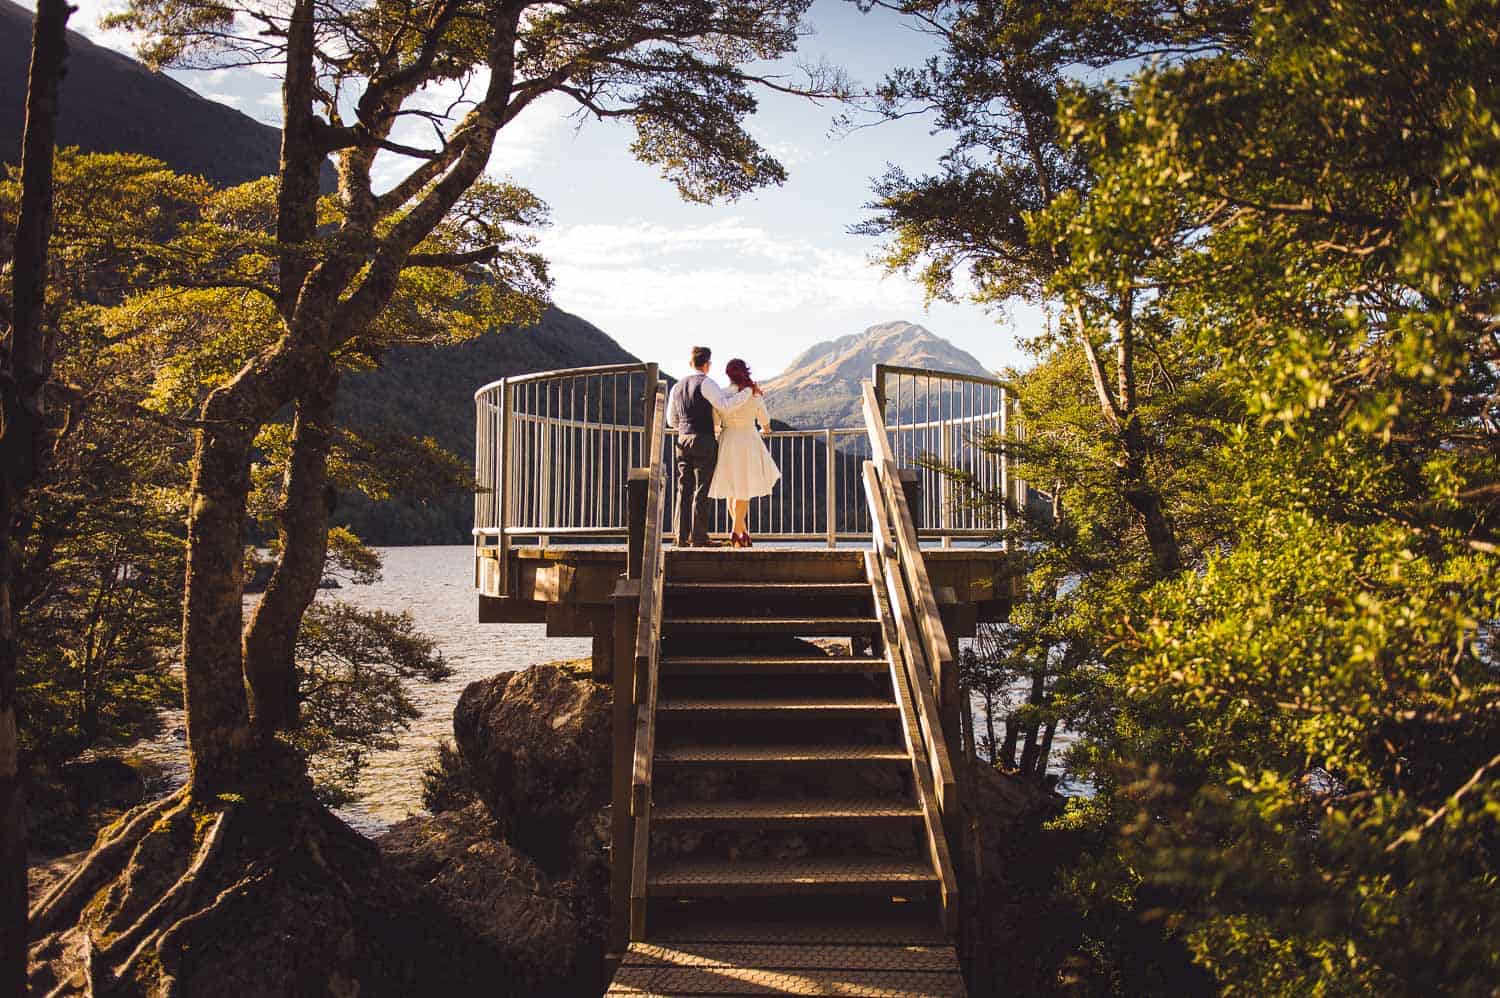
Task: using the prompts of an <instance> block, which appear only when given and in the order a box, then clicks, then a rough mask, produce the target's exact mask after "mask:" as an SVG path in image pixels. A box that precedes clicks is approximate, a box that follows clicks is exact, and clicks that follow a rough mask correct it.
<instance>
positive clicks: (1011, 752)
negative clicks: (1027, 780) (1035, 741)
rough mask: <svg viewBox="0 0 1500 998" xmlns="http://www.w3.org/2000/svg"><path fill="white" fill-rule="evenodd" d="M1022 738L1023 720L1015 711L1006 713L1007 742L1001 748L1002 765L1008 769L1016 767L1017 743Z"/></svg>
mask: <svg viewBox="0 0 1500 998" xmlns="http://www.w3.org/2000/svg"><path fill="white" fill-rule="evenodd" d="M1020 739H1021V722H1020V721H1018V720H1016V715H1015V712H1014V711H1012V712H1011V713H1009V714H1007V715H1005V744H1004V745H1003V746H1001V748H1000V765H1001V766H1002V767H1004V768H1005V769H1008V770H1014V769H1015V768H1016V743H1017V742H1018V741H1020Z"/></svg>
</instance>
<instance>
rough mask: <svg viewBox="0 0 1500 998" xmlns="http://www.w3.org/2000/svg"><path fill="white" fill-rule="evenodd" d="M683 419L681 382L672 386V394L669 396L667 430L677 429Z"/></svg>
mask: <svg viewBox="0 0 1500 998" xmlns="http://www.w3.org/2000/svg"><path fill="white" fill-rule="evenodd" d="M682 417H683V412H682V382H681V381H679V382H677V384H675V385H673V386H672V394H670V395H668V396H667V428H668V429H671V430H675V429H677V424H678V423H680V422H682Z"/></svg>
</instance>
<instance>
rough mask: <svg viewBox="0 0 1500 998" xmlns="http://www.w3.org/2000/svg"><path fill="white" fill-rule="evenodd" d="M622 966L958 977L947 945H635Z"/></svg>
mask: <svg viewBox="0 0 1500 998" xmlns="http://www.w3.org/2000/svg"><path fill="white" fill-rule="evenodd" d="M624 966H627V967H780V968H784V969H787V970H799V969H806V970H820V969H827V968H829V967H839V968H842V969H845V970H887V971H903V970H906V971H924V970H926V971H935V970H936V971H947V972H949V973H954V974H956V973H958V972H959V967H958V958H957V955H956V954H955V953H954V952H953V947H952V946H944V945H941V944H938V945H932V946H919V945H916V946H891V945H884V946H881V945H873V946H871V945H863V944H859V943H852V944H845V945H838V944H836V943H832V944H830V943H820V942H797V943H781V944H777V943H727V942H726V943H718V942H700V943H688V942H671V943H659V942H648V943H636V944H635V945H633V946H631V947H630V951H629V952H628V953H626V954H625V960H624Z"/></svg>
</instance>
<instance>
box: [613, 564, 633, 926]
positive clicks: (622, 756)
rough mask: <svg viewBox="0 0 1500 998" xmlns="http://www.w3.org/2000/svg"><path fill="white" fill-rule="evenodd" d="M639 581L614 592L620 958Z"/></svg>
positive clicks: (624, 582)
mask: <svg viewBox="0 0 1500 998" xmlns="http://www.w3.org/2000/svg"><path fill="white" fill-rule="evenodd" d="M640 602H641V584H640V581H639V580H631V579H621V580H620V582H619V584H618V585H616V587H615V601H614V646H615V647H614V661H615V669H614V674H613V676H612V677H611V679H612V681H613V683H614V688H613V690H612V697H611V704H610V721H611V733H610V741H611V754H610V857H609V863H610V870H609V937H608V940H607V943H606V948H607V949H608V950H609V951H610V952H612V953H621V952H623V951H624V949H625V947H626V946H627V945H628V944H629V942H630V905H631V897H630V884H631V872H632V866H633V857H634V856H635V822H634V821H633V820H632V819H631V816H630V792H631V780H632V779H633V777H634V765H635V654H634V652H635V625H636V618H637V615H638V614H639V613H640Z"/></svg>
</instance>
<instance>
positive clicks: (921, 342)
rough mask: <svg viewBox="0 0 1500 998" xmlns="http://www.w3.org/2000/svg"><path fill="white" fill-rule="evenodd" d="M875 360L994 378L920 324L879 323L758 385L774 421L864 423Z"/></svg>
mask: <svg viewBox="0 0 1500 998" xmlns="http://www.w3.org/2000/svg"><path fill="white" fill-rule="evenodd" d="M875 364H897V365H901V366H905V367H923V368H927V369H929V370H937V371H953V372H956V373H959V374H975V375H979V376H981V377H993V376H994V375H993V373H992V372H991V371H990V370H988V369H987V368H986V367H985V366H984V365H983V364H981V363H980V362H979V361H978V360H977V359H975V357H974V356H973V355H972V354H970V353H967V352H965V351H963V350H960V349H959V348H958V347H956V346H954V345H953V344H952V343H949V342H948V341H947V340H945V339H943V338H942V337H941V336H938V335H936V334H934V333H932V332H931V331H929V330H928V329H926V328H925V327H923V326H918V325H916V324H914V323H911V322H901V321H898V322H882V323H881V324H879V325H878V326H871V327H870V328H869V329H866V330H865V331H864V332H862V333H852V334H850V335H849V336H841V337H839V338H838V339H836V340H829V341H827V342H825V343H817V344H814V345H813V346H811V347H809V348H808V349H806V350H804V351H803V352H802V353H800V354H798V355H797V357H796V358H794V359H793V360H792V362H791V363H790V364H789V365H787V369H786V370H785V371H783V372H781V373H780V374H778V375H777V376H776V377H775V378H772V379H771V380H770V381H767V382H764V383H763V384H762V386H761V387H763V388H764V389H765V390H766V397H767V408H769V409H770V410H771V415H772V416H774V417H775V418H776V419H778V420H785V421H786V422H788V423H790V424H791V425H793V426H796V427H799V428H803V429H822V428H823V427H828V426H863V425H864V416H863V415H862V413H861V411H860V383H861V382H862V381H863V380H865V379H866V378H869V377H870V370H871V368H872V367H873V366H874V365H875Z"/></svg>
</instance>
